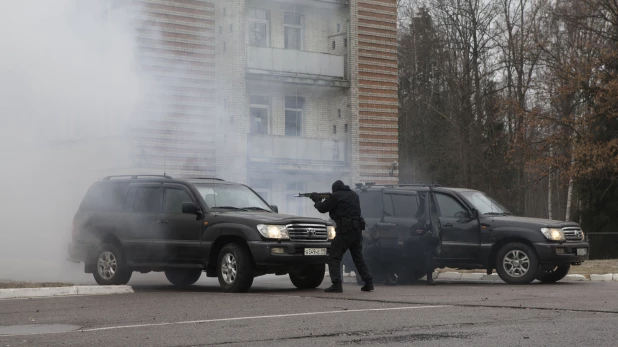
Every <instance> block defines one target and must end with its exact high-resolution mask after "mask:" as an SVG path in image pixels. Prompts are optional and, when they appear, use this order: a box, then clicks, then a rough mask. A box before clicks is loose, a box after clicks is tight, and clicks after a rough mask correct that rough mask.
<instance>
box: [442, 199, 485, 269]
mask: <svg viewBox="0 0 618 347" xmlns="http://www.w3.org/2000/svg"><path fill="white" fill-rule="evenodd" d="M435 198H436V204H437V207H438V208H437V210H438V218H439V220H440V224H441V228H442V245H441V253H440V258H445V259H462V260H473V259H476V258H477V257H478V255H479V251H480V248H481V233H480V226H479V223H478V220H476V219H474V218H472V217H471V216H472V214H471V211H469V210H468V208H467V207H466V205H465V204H464V203H463V201H461V200H460V199H459V198H458V197H457V196H456V195H455V194H450V193H446V192H435Z"/></svg>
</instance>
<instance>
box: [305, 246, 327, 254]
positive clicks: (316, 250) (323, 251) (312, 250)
mask: <svg viewBox="0 0 618 347" xmlns="http://www.w3.org/2000/svg"><path fill="white" fill-rule="evenodd" d="M305 255H326V248H305Z"/></svg>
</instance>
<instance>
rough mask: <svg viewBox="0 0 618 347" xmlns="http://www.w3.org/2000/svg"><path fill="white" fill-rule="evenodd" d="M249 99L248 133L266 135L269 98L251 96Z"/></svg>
mask: <svg viewBox="0 0 618 347" xmlns="http://www.w3.org/2000/svg"><path fill="white" fill-rule="evenodd" d="M249 99H250V100H249V104H250V105H249V117H250V127H249V131H250V132H251V133H252V134H260V135H268V128H269V127H268V124H269V114H270V98H269V97H268V96H259V95H251V97H250V98H249Z"/></svg>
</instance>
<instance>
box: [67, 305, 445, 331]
mask: <svg viewBox="0 0 618 347" xmlns="http://www.w3.org/2000/svg"><path fill="white" fill-rule="evenodd" d="M449 306H450V305H433V306H405V307H389V308H367V309H359V310H337V311H320V312H303V313H288V314H275V315H268V316H249V317H234V318H219V319H204V320H191V321H182V322H168V323H151V324H134V325H118V326H113V327H104V328H91V329H80V330H77V332H93V331H105V330H116V329H131V328H147V327H158V326H165V325H180V324H203V323H217V322H229V321H237V320H251V319H264V318H285V317H297V316H312V315H326V314H336V313H356V312H375V311H397V310H414V309H421V308H438V307H449Z"/></svg>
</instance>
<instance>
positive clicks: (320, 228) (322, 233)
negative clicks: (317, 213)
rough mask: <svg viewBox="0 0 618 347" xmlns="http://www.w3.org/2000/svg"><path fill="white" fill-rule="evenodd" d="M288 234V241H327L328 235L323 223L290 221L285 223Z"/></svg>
mask: <svg viewBox="0 0 618 347" xmlns="http://www.w3.org/2000/svg"><path fill="white" fill-rule="evenodd" d="M286 228H287V229H288V233H289V235H290V241H303V242H305V241H309V242H319V241H327V240H328V235H327V232H326V225H324V224H304V223H292V224H288V225H286Z"/></svg>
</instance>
